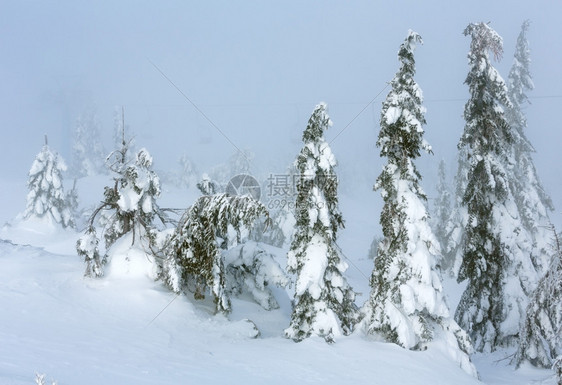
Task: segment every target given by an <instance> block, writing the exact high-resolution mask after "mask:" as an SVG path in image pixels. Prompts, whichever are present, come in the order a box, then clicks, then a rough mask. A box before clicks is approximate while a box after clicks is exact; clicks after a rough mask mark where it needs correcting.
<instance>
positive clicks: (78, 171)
mask: <svg viewBox="0 0 562 385" xmlns="http://www.w3.org/2000/svg"><path fill="white" fill-rule="evenodd" d="M105 156H106V152H105V149H104V148H103V144H102V142H101V136H100V122H99V120H98V118H97V115H96V112H95V110H93V109H91V110H88V111H86V112H84V113H83V114H82V115H80V116H79V117H78V119H77V121H76V129H75V131H74V144H73V146H72V157H73V158H72V168H73V174H74V175H75V176H76V177H83V176H90V175H96V174H100V173H107V168H106V167H105Z"/></svg>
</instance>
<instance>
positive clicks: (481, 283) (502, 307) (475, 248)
mask: <svg viewBox="0 0 562 385" xmlns="http://www.w3.org/2000/svg"><path fill="white" fill-rule="evenodd" d="M464 34H465V35H466V36H470V37H471V39H472V41H471V46H470V51H469V54H468V59H469V66H470V70H469V73H468V76H467V78H466V81H465V83H466V84H467V85H468V87H469V92H470V99H469V100H468V102H467V103H466V105H465V110H464V118H465V121H466V124H465V127H464V132H463V134H462V136H461V139H460V142H459V145H458V147H459V153H460V156H462V157H463V159H460V160H459V171H458V175H457V183H459V185H460V186H461V188H464V191H462V189H459V191H458V193H459V194H461V196H460V197H459V201H460V202H461V205H462V207H461V210H462V213H463V214H462V216H463V217H464V218H463V219H462V220H461V221H460V223H461V224H465V226H464V228H460V229H457V231H458V232H457V235H458V234H459V233H462V235H461V236H459V239H460V240H461V242H460V243H458V244H457V246H458V247H457V250H456V252H457V254H458V255H460V256H461V259H460V260H461V261H462V262H461V263H460V268H459V271H458V280H459V281H464V280H467V281H468V284H467V287H466V290H465V291H464V293H463V295H462V297H461V300H460V303H459V305H458V308H457V311H456V314H455V319H456V320H457V322H458V323H459V324H460V326H461V327H463V328H464V329H465V330H467V332H468V334H469V335H470V337H471V338H472V340H473V343H474V345H475V348H476V349H477V350H479V351H492V350H495V348H496V347H497V346H500V345H507V344H510V343H513V342H514V341H515V339H516V337H517V334H518V331H519V322H520V320H521V319H522V317H523V316H524V314H525V308H526V306H527V303H528V296H529V295H530V294H531V293H532V291H533V290H534V288H535V287H536V283H537V281H538V274H537V271H536V270H535V267H534V265H533V262H532V260H531V256H530V252H529V250H530V249H531V245H530V244H529V242H528V236H527V234H526V231H525V229H524V227H523V225H522V224H521V219H520V216H519V213H518V209H517V205H516V204H515V198H514V196H513V192H512V189H511V185H512V179H513V178H514V175H513V174H512V172H511V171H512V169H513V167H512V166H511V165H513V164H514V159H513V143H514V140H513V138H514V134H513V132H512V130H511V128H510V126H509V123H508V121H507V120H506V117H505V113H504V109H503V108H502V106H506V107H507V108H510V107H511V103H510V102H509V98H508V95H507V87H506V85H505V82H504V80H503V79H502V77H501V76H500V75H499V73H498V71H497V70H496V69H495V68H494V67H493V66H492V64H491V61H490V58H489V53H490V52H492V53H493V54H494V55H495V56H496V57H497V58H499V57H501V54H502V52H503V48H502V39H501V37H500V36H499V35H498V34H497V33H496V32H495V31H494V30H493V29H492V28H491V27H490V26H489V25H488V24H485V23H473V24H470V25H468V27H467V28H466V29H465V31H464ZM459 181H460V182H459Z"/></svg>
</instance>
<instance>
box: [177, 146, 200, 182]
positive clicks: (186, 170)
mask: <svg viewBox="0 0 562 385" xmlns="http://www.w3.org/2000/svg"><path fill="white" fill-rule="evenodd" d="M179 164H180V172H179V176H178V184H179V186H180V187H192V186H196V185H197V170H196V168H195V165H194V164H193V162H192V161H191V159H190V158H189V156H187V154H183V155H182V156H181V157H180V159H179Z"/></svg>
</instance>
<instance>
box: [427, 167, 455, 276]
mask: <svg viewBox="0 0 562 385" xmlns="http://www.w3.org/2000/svg"><path fill="white" fill-rule="evenodd" d="M445 168H446V167H445V161H444V160H443V159H441V161H440V162H439V181H438V183H437V198H436V199H435V202H434V205H433V207H434V209H433V211H434V213H433V218H432V224H433V226H432V228H433V231H434V234H435V237H436V238H437V241H439V245H440V246H441V249H442V250H443V249H445V247H446V245H447V223H448V221H449V216H450V215H451V192H450V191H449V187H448V185H447V176H446V173H445ZM438 262H439V263H440V264H441V271H449V270H450V269H451V267H452V265H453V261H452V260H448V259H445V258H443V259H442V260H441V261H438Z"/></svg>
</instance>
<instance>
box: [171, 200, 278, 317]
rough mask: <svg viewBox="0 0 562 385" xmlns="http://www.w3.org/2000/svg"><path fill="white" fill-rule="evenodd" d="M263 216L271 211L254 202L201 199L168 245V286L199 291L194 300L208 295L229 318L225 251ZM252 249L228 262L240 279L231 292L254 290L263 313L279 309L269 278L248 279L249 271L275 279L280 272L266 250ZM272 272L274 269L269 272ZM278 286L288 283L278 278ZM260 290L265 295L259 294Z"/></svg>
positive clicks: (175, 288) (196, 292)
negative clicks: (272, 274) (243, 287)
mask: <svg viewBox="0 0 562 385" xmlns="http://www.w3.org/2000/svg"><path fill="white" fill-rule="evenodd" d="M260 216H265V217H268V216H269V214H268V212H267V209H266V208H265V206H264V205H263V204H261V203H260V202H258V201H256V200H255V199H253V198H251V197H249V196H229V195H226V194H216V195H204V196H201V197H199V199H197V201H196V202H195V203H194V204H193V205H192V206H191V207H190V208H189V209H187V211H186V212H185V214H184V215H183V217H182V219H181V220H180V223H179V224H178V227H177V228H176V231H175V232H174V234H173V235H172V237H171V239H170V240H169V242H168V247H167V248H166V259H165V261H164V268H163V270H164V281H165V282H166V283H167V284H168V286H169V287H170V288H171V289H172V290H173V291H175V292H178V293H179V292H182V291H188V290H192V291H194V294H195V295H194V296H195V299H203V298H205V291H207V290H209V291H210V292H211V295H212V296H213V299H214V302H215V306H216V310H217V311H218V312H222V313H228V312H229V311H230V310H231V304H230V293H229V290H228V287H227V276H226V274H227V271H226V270H227V269H226V268H227V265H226V264H225V260H224V255H223V250H227V249H228V248H229V247H235V246H237V245H238V244H239V243H240V242H241V241H242V239H243V238H244V237H246V236H247V234H248V231H249V230H248V229H249V228H250V227H251V226H252V224H253V223H254V222H255V221H256V220H257V219H258V218H259V217H260ZM250 249H252V248H250V247H248V248H246V250H244V248H242V249H240V250H239V251H238V255H235V254H236V253H234V254H231V255H230V256H229V261H227V262H228V264H229V266H230V267H231V268H232V269H234V270H237V272H235V271H234V270H232V272H233V273H234V275H235V276H237V277H238V278H239V279H240V282H239V283H235V282H230V288H232V289H236V290H237V288H236V287H238V288H240V287H241V286H244V285H245V286H246V287H251V290H250V291H251V294H252V295H254V296H255V297H256V298H258V297H261V298H260V300H261V304H262V305H264V307H266V308H267V307H275V304H274V302H273V301H274V299H273V298H272V297H270V296H268V295H269V293H268V292H267V289H265V286H266V284H265V283H264V279H265V278H263V277H262V279H261V280H260V281H259V282H258V280H253V281H252V282H250V281H249V280H248V279H249V278H248V276H249V275H252V272H251V271H248V269H250V270H251V269H252V268H254V269H257V270H256V271H254V272H253V273H257V271H259V270H260V269H261V271H262V273H263V274H265V275H267V274H268V273H269V272H270V271H272V270H275V273H274V274H275V275H276V277H278V276H279V274H278V273H279V271H280V269H276V268H275V264H274V263H273V262H271V260H270V256H269V255H267V253H265V251H264V250H258V248H257V247H254V248H253V249H252V250H250ZM256 257H259V258H257V259H256ZM261 257H263V258H262V259H261V261H260V260H259V259H260V258H261ZM266 265H267V266H266ZM271 266H273V268H269V267H271ZM243 270H244V271H243ZM254 275H255V274H254ZM267 278H269V277H267ZM273 281H275V282H274V283H277V284H281V285H283V282H285V281H284V280H283V279H281V278H279V279H277V278H274V279H273ZM284 284H285V285H286V284H287V283H286V282H285V283H284ZM256 290H258V291H260V290H261V292H260V293H259V294H258V291H256ZM258 302H260V301H258ZM270 305H271V306H270Z"/></svg>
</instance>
